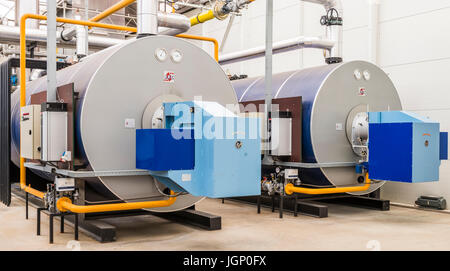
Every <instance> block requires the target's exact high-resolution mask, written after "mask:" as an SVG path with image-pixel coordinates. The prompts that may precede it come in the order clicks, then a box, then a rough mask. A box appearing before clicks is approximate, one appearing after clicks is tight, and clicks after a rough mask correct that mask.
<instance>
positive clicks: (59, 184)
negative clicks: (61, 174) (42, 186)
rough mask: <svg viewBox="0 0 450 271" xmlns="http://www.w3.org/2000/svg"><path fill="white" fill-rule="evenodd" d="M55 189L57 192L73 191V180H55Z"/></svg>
mask: <svg viewBox="0 0 450 271" xmlns="http://www.w3.org/2000/svg"><path fill="white" fill-rule="evenodd" d="M55 187H56V191H58V192H65V191H74V190H75V178H58V177H56V178H55Z"/></svg>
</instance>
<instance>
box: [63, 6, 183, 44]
mask: <svg viewBox="0 0 450 271" xmlns="http://www.w3.org/2000/svg"><path fill="white" fill-rule="evenodd" d="M157 19H158V27H159V28H158V32H159V34H161V35H167V36H175V35H178V34H181V33H184V32H187V31H188V30H189V29H190V28H191V21H190V19H189V18H188V17H186V16H184V15H182V14H179V13H166V12H158V16H157ZM75 36H76V28H75V27H70V28H67V29H64V30H63V31H62V32H61V34H60V37H61V39H62V40H64V41H71V40H72V39H73V38H74V37H75Z"/></svg>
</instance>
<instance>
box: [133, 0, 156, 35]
mask: <svg viewBox="0 0 450 271" xmlns="http://www.w3.org/2000/svg"><path fill="white" fill-rule="evenodd" d="M158 9H159V1H158V0H138V1H137V11H136V15H137V37H138V38H140V37H144V36H149V35H157V34H158Z"/></svg>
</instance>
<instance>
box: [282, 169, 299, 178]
mask: <svg viewBox="0 0 450 271" xmlns="http://www.w3.org/2000/svg"><path fill="white" fill-rule="evenodd" d="M284 178H285V179H287V180H296V179H298V169H296V168H287V169H285V170H284Z"/></svg>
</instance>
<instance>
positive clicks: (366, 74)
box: [363, 70, 370, 81]
mask: <svg viewBox="0 0 450 271" xmlns="http://www.w3.org/2000/svg"><path fill="white" fill-rule="evenodd" d="M363 75H364V79H366V81H369V80H370V72H369V71H368V70H365V71H364V72H363Z"/></svg>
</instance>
